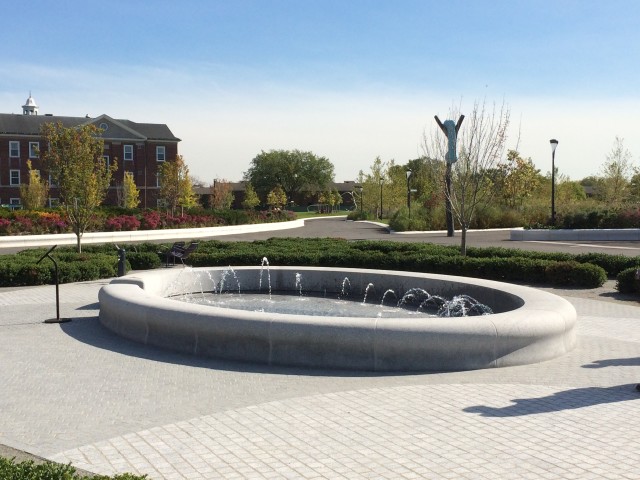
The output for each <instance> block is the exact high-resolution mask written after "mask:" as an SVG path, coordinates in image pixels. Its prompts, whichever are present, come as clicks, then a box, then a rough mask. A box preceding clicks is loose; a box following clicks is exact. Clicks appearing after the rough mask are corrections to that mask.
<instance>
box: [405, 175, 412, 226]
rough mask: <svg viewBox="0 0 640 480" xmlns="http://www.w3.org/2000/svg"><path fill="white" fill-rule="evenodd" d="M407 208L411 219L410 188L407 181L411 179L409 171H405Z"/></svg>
mask: <svg viewBox="0 0 640 480" xmlns="http://www.w3.org/2000/svg"><path fill="white" fill-rule="evenodd" d="M406 174H407V208H408V209H409V218H411V187H410V185H409V179H410V178H411V170H407V172H406Z"/></svg>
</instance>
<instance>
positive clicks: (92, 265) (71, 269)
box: [0, 244, 161, 478]
mask: <svg viewBox="0 0 640 480" xmlns="http://www.w3.org/2000/svg"><path fill="white" fill-rule="evenodd" d="M151 245H153V244H148V245H145V246H144V247H143V248H144V249H145V250H148V249H149V248H150V246H151ZM153 247H154V248H155V249H157V247H158V246H157V245H153ZM130 248H131V251H127V253H126V257H127V261H126V271H129V270H131V269H134V270H148V269H152V268H157V267H159V266H160V265H161V261H160V258H159V257H158V254H157V253H156V252H155V251H152V252H150V251H136V250H134V249H135V248H136V246H131V247H130ZM47 250H48V249H47V248H36V249H32V250H23V251H22V252H20V253H18V254H16V255H2V256H0V287H19V286H27V285H45V284H51V283H55V266H54V264H53V262H52V261H51V260H49V259H48V258H45V259H44V260H42V262H40V263H38V264H37V263H36V262H37V261H38V259H39V258H40V257H42V256H43V255H44V254H45V253H46V252H47ZM51 256H52V257H53V258H55V260H56V261H57V262H58V279H59V281H60V283H72V282H83V281H88V280H98V279H100V278H109V277H115V276H116V275H117V274H118V254H117V251H116V249H115V248H114V247H113V245H91V246H88V247H86V248H84V249H83V252H82V253H77V252H75V249H74V248H73V247H62V248H58V249H56V250H54V252H53V253H52V254H51ZM0 478H1V477H0Z"/></svg>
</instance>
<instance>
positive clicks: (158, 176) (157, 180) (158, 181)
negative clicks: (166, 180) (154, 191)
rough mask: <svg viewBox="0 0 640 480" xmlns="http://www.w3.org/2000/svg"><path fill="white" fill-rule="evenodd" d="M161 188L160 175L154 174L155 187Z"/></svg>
mask: <svg viewBox="0 0 640 480" xmlns="http://www.w3.org/2000/svg"><path fill="white" fill-rule="evenodd" d="M161 186H162V175H160V174H159V173H156V187H158V188H160V187H161Z"/></svg>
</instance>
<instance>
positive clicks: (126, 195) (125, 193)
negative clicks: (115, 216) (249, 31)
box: [121, 172, 140, 208]
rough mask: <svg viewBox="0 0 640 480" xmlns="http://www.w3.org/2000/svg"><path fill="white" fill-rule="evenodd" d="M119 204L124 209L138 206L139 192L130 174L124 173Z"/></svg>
mask: <svg viewBox="0 0 640 480" xmlns="http://www.w3.org/2000/svg"><path fill="white" fill-rule="evenodd" d="M121 202H122V203H121V204H122V206H123V207H124V208H137V207H138V205H140V190H138V187H137V186H136V181H135V179H134V178H133V173H132V172H124V178H123V179H122V200H121Z"/></svg>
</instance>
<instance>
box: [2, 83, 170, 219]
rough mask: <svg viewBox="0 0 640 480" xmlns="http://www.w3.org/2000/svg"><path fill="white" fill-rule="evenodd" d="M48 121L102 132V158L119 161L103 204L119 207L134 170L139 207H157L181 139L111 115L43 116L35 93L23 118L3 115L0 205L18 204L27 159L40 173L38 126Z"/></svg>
mask: <svg viewBox="0 0 640 480" xmlns="http://www.w3.org/2000/svg"><path fill="white" fill-rule="evenodd" d="M48 122H54V123H57V122H60V123H62V125H64V126H65V127H79V126H83V125H89V124H93V125H95V126H96V127H98V128H100V129H102V130H103V132H102V138H103V139H104V157H105V159H106V160H107V161H109V162H112V161H114V159H115V160H117V163H118V170H117V172H116V173H115V175H114V179H113V181H112V185H113V186H112V187H111V188H110V189H109V194H108V198H107V201H106V202H105V203H107V204H116V203H117V199H118V189H119V188H120V187H119V186H120V185H122V182H123V178H124V172H132V173H133V177H134V179H135V182H136V185H137V187H138V189H139V190H140V206H141V207H149V208H155V207H156V205H157V198H158V190H159V188H158V187H159V182H158V172H159V167H160V165H161V164H162V162H165V161H170V160H174V159H175V158H176V155H177V154H178V142H179V141H180V139H179V138H177V137H175V136H174V135H173V133H171V130H169V127H167V125H165V124H157V123H136V122H132V121H131V120H122V119H114V118H111V117H110V116H108V115H100V116H98V117H96V118H90V117H88V116H87V117H62V116H56V115H49V114H47V115H39V114H38V106H37V105H36V103H35V101H34V99H33V98H32V97H31V95H29V98H28V99H27V102H26V103H25V105H23V106H22V115H19V114H13V113H0V204H3V205H6V204H11V205H16V206H18V205H20V184H21V183H24V182H26V181H27V176H28V173H27V161H28V160H31V164H32V168H34V169H37V170H41V163H40V158H39V156H38V152H39V150H40V149H41V148H43V147H44V145H42V138H41V137H40V128H41V126H42V125H43V124H44V123H48ZM41 174H42V175H43V177H44V176H45V174H46V172H43V171H41ZM57 195H58V192H57V189H56V188H55V186H54V185H52V187H51V189H50V192H49V197H50V199H49V201H50V204H55V203H56V202H57Z"/></svg>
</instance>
